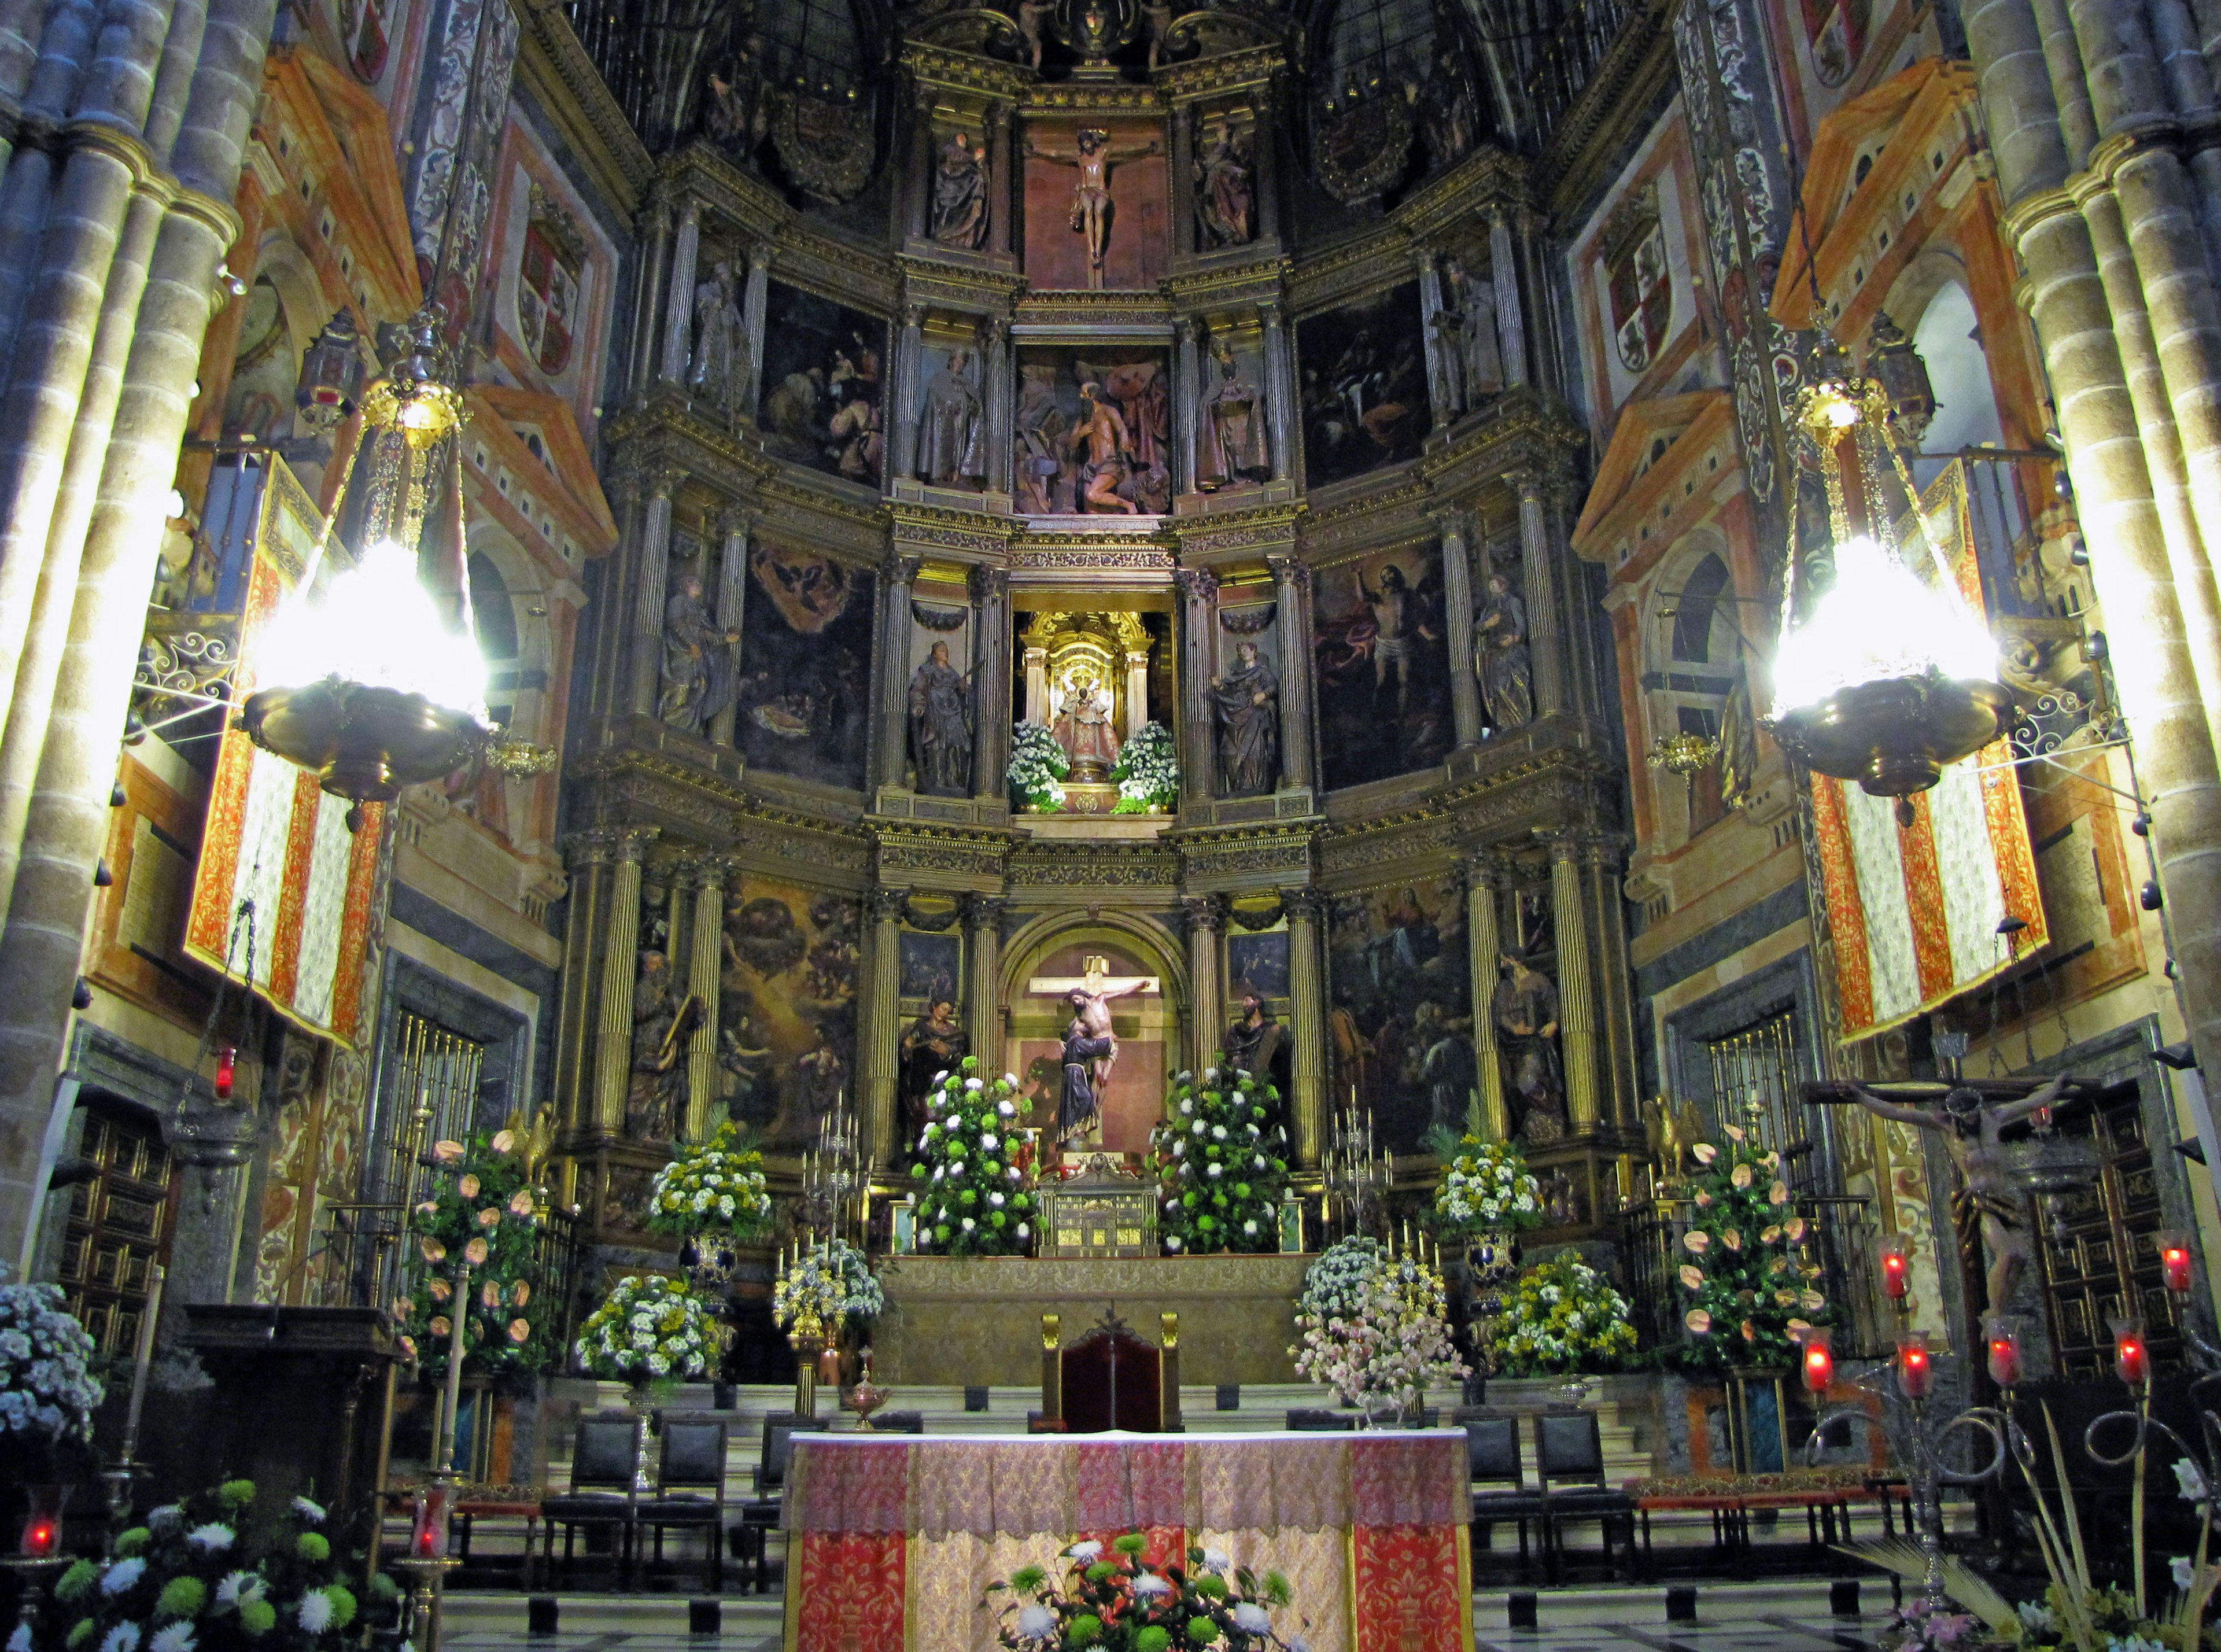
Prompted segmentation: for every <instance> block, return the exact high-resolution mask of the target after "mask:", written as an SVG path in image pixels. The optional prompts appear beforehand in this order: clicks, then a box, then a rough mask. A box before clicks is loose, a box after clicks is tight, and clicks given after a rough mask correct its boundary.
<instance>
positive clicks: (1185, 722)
mask: <svg viewBox="0 0 2221 1652" xmlns="http://www.w3.org/2000/svg"><path fill="white" fill-rule="evenodd" d="M1173 584H1175V585H1178V586H1179V594H1180V609H1179V621H1180V630H1179V640H1180V729H1179V754H1180V796H1181V797H1182V798H1185V799H1186V800H1188V801H1190V802H1194V803H1202V802H1204V801H1206V800H1207V799H1208V798H1210V796H1211V771H1212V768H1213V767H1214V763H1213V760H1212V754H1211V706H1210V703H1209V701H1207V700H1206V699H1205V698H1204V695H1205V694H1206V693H1207V692H1208V691H1209V689H1210V684H1211V669H1212V666H1211V646H1212V641H1213V638H1212V635H1211V634H1212V632H1213V630H1214V629H1216V628H1217V624H1218V581H1217V579H1216V578H1215V577H1213V576H1212V574H1211V573H1210V571H1209V570H1207V569H1204V568H1175V569H1174V570H1173Z"/></svg>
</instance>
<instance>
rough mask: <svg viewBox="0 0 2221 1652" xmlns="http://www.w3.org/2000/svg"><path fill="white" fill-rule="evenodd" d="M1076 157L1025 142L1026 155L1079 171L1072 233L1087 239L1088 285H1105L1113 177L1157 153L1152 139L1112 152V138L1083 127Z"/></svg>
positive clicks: (1103, 132)
mask: <svg viewBox="0 0 2221 1652" xmlns="http://www.w3.org/2000/svg"><path fill="white" fill-rule="evenodd" d="M1073 146H1074V147H1075V148H1076V149H1077V150H1078V152H1079V153H1077V154H1074V155H1053V154H1050V153H1048V152H1047V151H1046V150H1042V149H1036V148H1035V147H1034V146H1033V140H1032V139H1030V138H1029V139H1028V140H1027V141H1026V153H1027V154H1029V156H1032V157H1033V158H1034V159H1035V160H1046V161H1049V162H1051V163H1052V164H1054V165H1055V166H1073V167H1077V168H1078V169H1079V182H1078V183H1077V184H1075V185H1073V191H1072V233H1073V235H1085V236H1086V238H1087V285H1089V286H1091V287H1099V286H1101V285H1103V259H1104V254H1105V253H1108V252H1109V251H1110V220H1111V216H1112V214H1111V208H1110V173H1111V172H1112V171H1113V170H1114V169H1115V168H1116V167H1117V166H1118V165H1119V164H1120V163H1121V162H1123V161H1129V160H1141V159H1142V158H1143V157H1144V156H1146V155H1154V153H1157V141H1156V140H1155V139H1154V138H1151V139H1150V140H1149V141H1148V143H1146V144H1144V145H1143V146H1142V147H1140V148H1139V149H1113V148H1112V147H1110V134H1109V133H1108V132H1105V131H1104V130H1102V129H1101V128H1099V127H1092V126H1089V127H1082V128H1080V130H1079V135H1078V136H1077V137H1076V138H1075V139H1074V140H1073Z"/></svg>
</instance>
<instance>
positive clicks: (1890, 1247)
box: [1874, 1233, 1912, 1308]
mask: <svg viewBox="0 0 2221 1652" xmlns="http://www.w3.org/2000/svg"><path fill="white" fill-rule="evenodd" d="M1874 1255H1875V1258H1876V1260H1877V1261H1879V1262H1880V1265H1881V1289H1882V1294H1883V1295H1884V1296H1886V1297H1887V1298H1889V1299H1890V1300H1891V1301H1892V1302H1893V1303H1894V1304H1896V1305H1897V1306H1899V1308H1902V1307H1903V1306H1905V1292H1907V1291H1908V1290H1910V1289H1911V1287H1912V1258H1911V1256H1910V1255H1908V1254H1906V1251H1905V1241H1904V1239H1903V1238H1902V1237H1900V1236H1899V1235H1897V1234H1894V1233H1886V1234H1884V1235H1882V1236H1881V1239H1880V1242H1878V1243H1877V1244H1876V1245H1875V1247H1874Z"/></svg>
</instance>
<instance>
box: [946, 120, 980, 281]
mask: <svg viewBox="0 0 2221 1652" xmlns="http://www.w3.org/2000/svg"><path fill="white" fill-rule="evenodd" d="M933 238H934V240H935V241H938V242H939V243H940V244H941V245H942V246H943V247H963V248H965V249H967V250H968V251H974V252H976V251H977V250H978V249H979V248H980V247H984V246H985V245H986V243H987V146H986V145H985V144H980V145H979V146H977V147H974V146H973V143H972V141H971V139H970V137H969V135H967V134H965V133H962V132H959V133H957V134H956V135H954V136H953V137H951V138H950V139H949V140H948V143H947V144H945V145H944V146H942V151H941V165H940V167H939V169H938V170H937V171H936V172H935V173H934V175H933Z"/></svg>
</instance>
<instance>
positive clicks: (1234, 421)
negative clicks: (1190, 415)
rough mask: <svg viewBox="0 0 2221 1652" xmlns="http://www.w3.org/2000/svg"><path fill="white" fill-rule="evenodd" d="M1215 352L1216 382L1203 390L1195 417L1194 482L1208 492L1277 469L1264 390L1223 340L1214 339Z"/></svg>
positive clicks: (1263, 477) (1213, 352) (1261, 479)
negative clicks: (1267, 433)
mask: <svg viewBox="0 0 2221 1652" xmlns="http://www.w3.org/2000/svg"><path fill="white" fill-rule="evenodd" d="M1211 359H1212V360H1215V361H1216V362H1217V364H1218V382H1217V384H1215V385H1211V386H1210V387H1209V388H1208V389H1206V390H1205V391H1204V392H1203V404H1202V406H1201V407H1200V408H1199V409H1198V413H1199V415H1200V416H1199V417H1198V419H1197V421H1196V424H1197V432H1196V444H1195V446H1196V454H1195V485H1196V486H1197V487H1198V489H1199V490H1200V491H1203V492H1205V493H1209V492H1211V491H1213V490H1215V489H1217V488H1221V487H1224V486H1226V485H1229V484H1231V483H1235V482H1241V481H1263V480H1264V479H1266V478H1267V477H1269V476H1270V475H1272V473H1273V460H1272V456H1271V455H1270V454H1267V452H1266V450H1265V396H1264V392H1263V391H1261V390H1259V389H1258V388H1257V386H1256V385H1254V384H1252V383H1251V382H1250V381H1249V379H1248V378H1246V377H1245V376H1244V375H1243V373H1242V365H1241V363H1240V362H1238V361H1236V360H1235V359H1234V347H1233V346H1232V345H1230V344H1229V343H1227V342H1226V341H1225V340H1223V339H1218V340H1215V341H1213V342H1212V344H1211Z"/></svg>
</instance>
